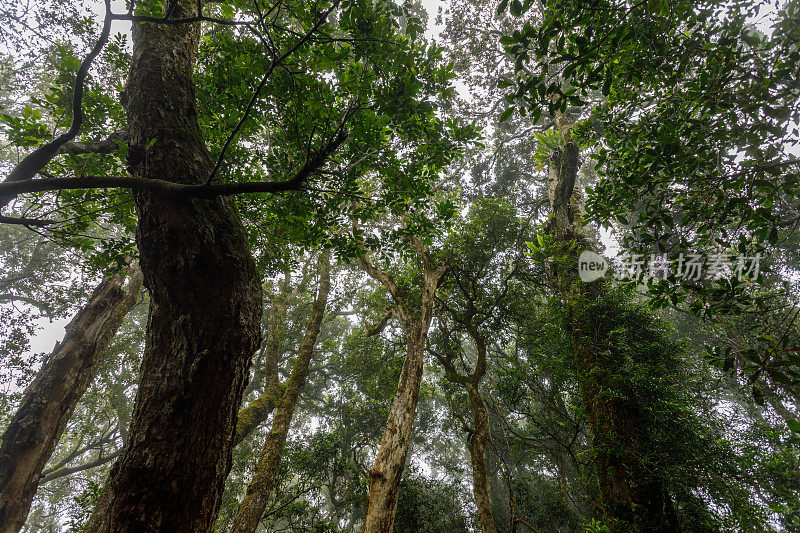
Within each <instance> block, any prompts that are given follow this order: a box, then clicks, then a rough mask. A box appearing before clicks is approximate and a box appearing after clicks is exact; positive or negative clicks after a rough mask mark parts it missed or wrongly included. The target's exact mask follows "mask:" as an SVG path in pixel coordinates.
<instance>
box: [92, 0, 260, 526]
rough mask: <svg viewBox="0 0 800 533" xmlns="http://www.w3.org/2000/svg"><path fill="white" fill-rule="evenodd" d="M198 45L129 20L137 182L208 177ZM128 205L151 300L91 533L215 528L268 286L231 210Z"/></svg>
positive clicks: (164, 203)
mask: <svg viewBox="0 0 800 533" xmlns="http://www.w3.org/2000/svg"><path fill="white" fill-rule="evenodd" d="M174 4H175V9H174V10H173V15H174V17H175V18H185V17H192V16H195V15H197V3H195V2H194V1H193V0H177V1H176V2H174ZM170 5H171V6H172V5H173V3H170ZM198 39H199V25H198V24H175V25H168V24H146V23H144V24H136V23H134V26H133V59H132V64H131V71H130V75H129V78H128V82H127V86H126V93H127V104H126V111H127V115H128V133H129V143H130V149H129V156H128V166H129V170H130V172H131V173H132V175H134V176H136V177H139V178H148V179H153V178H157V179H162V180H168V181H172V182H177V183H191V184H197V183H202V182H204V181H205V180H206V179H207V178H208V176H209V175H210V172H211V168H212V164H211V159H210V156H209V154H208V151H207V149H206V147H205V144H204V142H203V140H202V137H201V134H200V128H199V126H198V123H197V114H196V110H195V96H194V86H193V82H192V70H193V63H194V54H195V50H196V48H197V44H198ZM134 199H135V204H136V209H137V213H138V216H139V225H138V228H137V244H138V246H139V252H140V256H141V259H140V264H141V268H142V272H143V274H144V282H145V286H146V287H147V288H148V290H149V291H150V301H151V303H150V315H149V318H148V324H147V335H146V340H145V350H144V356H143V360H142V367H141V373H140V374H141V378H140V384H139V389H138V392H137V395H136V400H135V402H134V408H133V414H132V416H131V426H130V432H129V437H128V442H127V444H126V445H125V446H124V448H123V449H122V452H121V454H120V458H119V460H118V461H117V463H116V464H115V465H114V467H113V468H112V469H111V472H110V474H109V479H108V481H107V483H106V487H105V488H104V490H103V493H102V496H101V498H100V502H99V503H98V505H97V508H96V509H95V511H94V513H93V515H92V518H91V519H90V521H89V524H88V525H87V527H86V531H89V532H93V533H94V532H112V531H113V532H114V533H123V532H131V533H134V532H135V533H141V532H145V531H164V532H170V533H173V532H191V533H199V532H204V531H209V530H210V529H211V527H212V525H213V523H214V520H215V517H216V514H217V511H218V509H219V505H220V500H221V496H222V490H223V485H224V482H225V478H226V476H227V474H228V471H229V470H230V466H231V451H232V446H233V438H234V432H235V429H236V415H237V409H238V407H239V404H240V402H241V397H242V392H243V390H244V385H245V382H246V379H247V370H248V368H249V366H250V361H251V358H252V356H253V354H254V353H255V350H256V348H257V347H258V346H259V344H260V324H261V314H262V301H261V284H260V281H259V278H258V272H257V271H256V268H255V264H254V262H253V260H252V257H251V255H250V251H249V249H248V244H247V239H246V235H245V230H244V227H243V225H242V222H241V220H240V218H239V215H238V212H237V210H236V207H235V206H234V204H233V202H232V200H230V199H224V198H215V199H211V200H201V199H165V198H162V197H156V196H152V195H150V194H148V193H145V192H138V193H134Z"/></svg>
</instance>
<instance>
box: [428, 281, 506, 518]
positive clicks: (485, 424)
mask: <svg viewBox="0 0 800 533" xmlns="http://www.w3.org/2000/svg"><path fill="white" fill-rule="evenodd" d="M460 286H462V285H460ZM462 293H463V294H464V296H465V297H466V298H467V312H466V313H465V315H464V316H460V317H459V316H458V315H457V313H455V312H452V311H451V316H452V317H453V318H454V319H455V320H456V321H458V322H459V323H460V324H461V326H462V327H464V329H466V330H467V332H468V333H469V335H470V337H472V340H473V341H474V342H475V348H476V350H477V352H478V357H477V360H476V361H475V368H474V369H473V371H472V373H471V374H468V375H462V374H459V372H458V371H457V370H456V367H455V365H454V363H453V361H454V360H455V359H456V352H455V351H454V350H452V349H451V348H449V347H448V344H449V339H450V332H449V330H448V329H447V326H446V324H445V322H444V321H442V320H441V319H440V327H441V328H442V330H443V332H444V335H445V354H444V355H441V354H439V353H436V354H435V355H436V357H437V359H439V362H441V363H442V366H444V369H445V378H446V379H447V380H448V381H450V382H451V383H454V384H457V385H460V386H462V387H464V388H465V389H466V391H467V396H468V397H469V402H470V410H471V411H472V427H471V428H470V427H469V426H468V425H467V424H466V422H464V421H463V420H462V424H464V429H465V431H467V432H468V438H467V450H468V451H469V457H470V464H471V466H472V493H473V495H474V496H475V506H476V507H477V509H478V521H479V522H480V524H481V531H482V532H483V533H497V524H496V523H495V521H494V513H493V512H492V497H491V493H490V491H489V487H491V484H490V482H489V478H488V476H487V474H486V447H487V444H490V443H491V439H492V433H491V427H490V425H489V410H488V409H487V407H486V402H485V401H484V400H483V396H481V393H480V391H479V390H478V384H479V383H480V382H481V379H483V376H484V375H485V374H486V339H485V338H484V336H483V335H482V334H481V332H480V330H479V329H478V328H477V327H476V326H475V325H474V324H473V323H472V320H473V317H474V315H475V306H474V302H473V301H472V299H471V298H470V295H469V294H468V293H467V292H466V291H463V290H462ZM453 413H454V414H455V413H456V411H455V409H454V410H453ZM512 524H513V517H512Z"/></svg>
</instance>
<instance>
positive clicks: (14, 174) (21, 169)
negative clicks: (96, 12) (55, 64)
mask: <svg viewBox="0 0 800 533" xmlns="http://www.w3.org/2000/svg"><path fill="white" fill-rule="evenodd" d="M105 7H106V14H105V19H104V20H103V29H102V31H101V32H100V37H98V39H97V42H96V43H95V45H94V47H93V48H92V50H91V51H90V52H89V55H88V56H86V58H85V59H84V60H83V63H81V66H80V68H79V69H78V73H77V74H76V76H75V88H74V89H73V92H72V124H71V125H70V127H69V130H67V131H66V132H64V133H62V134H61V135H59V136H58V137H56V138H55V139H53V140H52V141H50V142H48V143H46V144H44V145H42V146H40V147H39V148H37V149H36V150H34V151H33V152H31V153H30V154H28V155H27V156H25V158H24V159H23V160H22V161H20V162H19V163H18V164H17V166H15V167H14V169H13V170H12V171H11V173H10V174H9V175H8V176H7V177H6V179H5V180H4V182H3V185H5V184H10V183H12V182H20V181H26V180H30V179H32V178H33V177H34V176H35V175H36V174H37V173H38V172H39V171H40V170H42V169H43V168H44V167H45V165H47V164H48V163H49V162H50V161H51V160H52V159H53V158H54V157H55V156H56V154H57V153H58V151H59V149H60V148H61V147H62V146H63V145H64V144H66V143H67V142H69V141H71V140H72V139H74V138H75V136H76V135H77V134H78V132H79V131H80V129H81V124H82V123H83V90H84V87H83V86H84V83H85V81H86V76H88V74H89V68H90V67H91V65H92V61H94V59H95V58H96V57H97V55H98V54H99V53H100V51H101V50H102V49H103V47H104V46H105V45H106V43H107V42H108V36H109V34H110V32H111V19H112V18H111V0H105ZM12 198H13V196H3V195H2V194H1V193H0V207H5V206H6V205H8V203H9V202H10V201H11V200H12Z"/></svg>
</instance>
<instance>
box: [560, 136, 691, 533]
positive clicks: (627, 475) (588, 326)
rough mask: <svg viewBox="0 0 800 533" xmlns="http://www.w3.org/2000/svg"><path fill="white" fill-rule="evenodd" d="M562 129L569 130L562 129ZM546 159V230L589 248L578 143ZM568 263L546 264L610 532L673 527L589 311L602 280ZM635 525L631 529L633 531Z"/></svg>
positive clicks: (633, 407) (640, 431)
mask: <svg viewBox="0 0 800 533" xmlns="http://www.w3.org/2000/svg"><path fill="white" fill-rule="evenodd" d="M565 131H566V128H565ZM565 135H566V137H567V140H566V142H565V143H564V144H563V147H562V149H561V150H559V151H558V152H556V153H555V154H554V155H553V157H552V158H551V163H550V177H549V192H550V206H551V211H552V213H553V222H552V226H551V232H552V234H553V235H554V236H555V237H556V239H557V240H559V241H562V242H568V241H571V240H575V241H577V242H578V243H579V244H580V245H581V246H582V247H583V248H584V249H585V248H591V243H590V242H589V239H588V238H587V237H586V236H585V235H584V233H583V230H582V222H581V215H582V214H581V212H580V205H579V203H580V198H581V192H580V190H579V187H577V186H576V182H577V173H578V168H579V153H578V147H577V145H576V144H575V143H574V142H572V141H571V140H570V139H569V136H568V133H566V134H565ZM579 251H580V250H578V251H575V252H573V253H572V255H573V256H574V257H571V259H572V261H570V262H569V264H568V265H567V266H564V264H563V263H559V265H552V266H551V268H550V269H551V278H552V281H553V283H554V285H555V288H556V290H557V291H558V292H559V293H560V294H561V296H562V297H563V298H564V301H565V304H566V306H567V309H568V311H569V314H570V324H571V329H572V332H571V333H572V343H573V350H574V359H575V366H576V370H577V375H578V384H579V386H580V390H581V398H582V401H583V405H584V408H585V409H586V416H587V419H588V422H589V429H590V430H591V433H592V446H593V449H594V463H595V469H596V472H597V480H598V485H599V488H600V500H601V504H602V505H603V508H604V512H605V513H606V516H607V518H608V519H609V522H610V524H611V531H620V532H622V531H628V530H632V531H642V532H644V531H648V532H649V531H654V532H655V531H664V532H667V531H669V532H673V531H678V530H679V528H678V523H677V518H676V516H675V511H674V508H673V506H672V501H671V498H670V497H669V495H668V494H667V492H666V487H665V485H664V482H663V480H662V479H661V478H660V477H659V476H658V474H656V473H653V472H651V471H650V470H649V469H648V468H647V466H646V465H644V464H643V463H642V457H643V456H644V455H645V454H647V453H649V452H650V446H649V444H648V440H647V437H646V431H645V429H644V428H643V427H642V423H643V420H642V419H643V418H644V412H643V407H642V406H640V405H637V404H636V403H635V402H634V401H631V400H629V399H627V398H625V397H624V396H622V395H620V394H616V393H615V388H616V385H615V370H616V368H617V367H618V366H622V364H623V362H622V361H614V357H615V354H614V353H613V352H614V350H613V349H611V350H610V351H609V350H607V349H604V348H603V345H604V344H606V341H605V339H606V335H607V333H606V332H605V330H604V328H603V323H602V319H601V318H600V317H597V316H594V315H593V314H592V313H591V312H589V311H587V309H588V307H589V306H590V305H591V304H592V303H593V302H597V301H599V300H601V299H602V298H604V297H605V290H604V286H603V284H602V282H600V281H596V282H594V283H583V282H581V281H580V280H579V279H578V275H577V274H578V269H577V254H578V253H579ZM631 528H632V529H631Z"/></svg>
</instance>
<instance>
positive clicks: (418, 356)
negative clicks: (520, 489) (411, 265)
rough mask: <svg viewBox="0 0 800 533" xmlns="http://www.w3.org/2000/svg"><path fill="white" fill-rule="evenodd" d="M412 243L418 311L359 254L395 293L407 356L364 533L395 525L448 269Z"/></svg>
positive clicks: (385, 531) (374, 472)
mask: <svg viewBox="0 0 800 533" xmlns="http://www.w3.org/2000/svg"><path fill="white" fill-rule="evenodd" d="M412 248H414V250H415V251H416V252H417V253H418V254H420V255H421V256H422V259H423V275H424V280H425V281H424V286H423V287H422V298H421V304H420V309H419V311H418V312H417V313H414V314H412V312H411V310H410V309H409V307H408V306H407V305H406V303H405V300H404V299H403V297H402V295H400V294H399V291H398V288H397V285H396V283H395V281H394V279H392V277H391V276H390V275H389V274H387V273H386V272H383V271H380V270H378V269H376V268H375V267H374V266H373V265H372V264H371V263H369V261H368V260H367V259H366V257H364V256H361V258H360V262H361V266H362V268H363V269H364V270H365V271H366V272H367V273H368V274H369V275H370V276H372V277H373V278H375V279H376V280H378V281H380V282H381V283H383V285H384V286H386V287H387V288H388V289H389V292H390V293H391V294H392V297H393V298H394V300H395V302H396V304H397V307H396V313H397V316H398V318H399V319H400V323H401V324H402V326H403V332H404V333H405V339H406V357H405V360H404V361H403V368H402V370H401V371H400V379H399V380H398V383H397V391H396V392H395V396H394V401H393V402H392V407H391V408H390V410H389V417H388V420H387V421H386V427H385V428H384V430H383V436H382V437H381V446H380V449H379V450H378V456H377V457H376V458H375V463H374V464H373V465H372V468H371V469H370V471H369V506H368V507H367V516H366V518H365V521H364V531H365V533H378V532H380V533H389V532H391V531H392V528H393V527H394V515H395V511H396V510H397V500H398V497H399V495H400V481H401V479H402V476H403V469H404V468H405V465H406V456H407V454H408V446H409V444H411V433H412V430H413V427H414V416H415V414H416V411H417V401H418V400H419V387H420V383H421V382H422V369H423V363H424V360H425V345H426V342H427V338H428V329H429V328H430V325H431V318H432V316H433V303H434V297H435V296H436V289H437V288H438V287H439V283H440V281H441V279H442V276H444V273H445V271H446V267H445V266H444V265H442V264H434V262H433V261H432V259H431V257H430V253H429V252H428V249H427V248H426V247H425V246H424V245H423V244H422V241H421V240H420V239H419V238H418V237H412Z"/></svg>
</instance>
